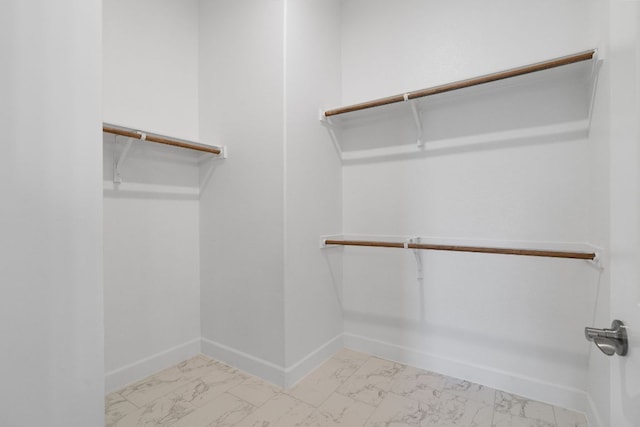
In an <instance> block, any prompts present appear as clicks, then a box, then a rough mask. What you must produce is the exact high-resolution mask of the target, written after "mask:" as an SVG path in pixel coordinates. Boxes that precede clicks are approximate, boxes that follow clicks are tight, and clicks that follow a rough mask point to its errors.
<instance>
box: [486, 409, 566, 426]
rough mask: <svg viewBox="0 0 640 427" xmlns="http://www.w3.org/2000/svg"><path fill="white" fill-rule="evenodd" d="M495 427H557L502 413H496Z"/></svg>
mask: <svg viewBox="0 0 640 427" xmlns="http://www.w3.org/2000/svg"><path fill="white" fill-rule="evenodd" d="M493 427H556V424H555V423H549V422H547V421H543V420H536V419H533V418H525V417H519V416H517V415H511V414H505V413H502V412H494V413H493Z"/></svg>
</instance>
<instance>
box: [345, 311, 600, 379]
mask: <svg viewBox="0 0 640 427" xmlns="http://www.w3.org/2000/svg"><path fill="white" fill-rule="evenodd" d="M344 320H345V321H349V322H352V323H360V324H366V325H376V326H381V327H384V328H389V329H396V330H402V331H411V332H416V333H419V334H420V335H422V336H425V337H428V336H432V337H446V338H453V339H455V340H457V341H460V342H464V343H465V344H473V345H474V346H475V347H485V348H490V349H491V351H492V352H494V353H502V354H510V355H513V356H515V357H522V358H528V357H530V356H531V355H532V354H535V357H536V359H539V360H541V361H547V362H552V363H554V364H555V365H558V364H560V365H566V366H575V365H576V362H577V363H579V364H580V365H582V366H584V367H585V368H586V366H587V364H588V358H589V352H588V351H587V350H586V349H585V351H584V352H570V351H566V350H563V349H558V348H557V347H552V346H546V345H544V344H542V343H541V344H537V343H536V344H533V343H530V342H525V341H523V340H519V339H517V338H518V337H517V336H510V337H506V336H497V335H493V334H491V333H490V332H489V331H486V332H479V331H477V330H473V331H471V330H468V329H462V328H457V327H452V326H451V325H448V324H441V323H430V322H420V321H417V320H411V319H405V318H401V317H392V316H382V315H379V314H373V313H363V312H357V311H351V310H345V311H344ZM391 344H394V345H399V346H403V345H404V344H406V343H402V342H394V343H391ZM409 347H410V345H409ZM415 351H417V352H422V353H426V354H428V351H425V350H423V349H415ZM438 353H440V352H438ZM433 355H437V353H436V352H434V353H433Z"/></svg>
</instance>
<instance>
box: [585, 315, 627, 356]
mask: <svg viewBox="0 0 640 427" xmlns="http://www.w3.org/2000/svg"><path fill="white" fill-rule="evenodd" d="M584 336H585V337H587V340H588V341H593V342H594V343H595V344H596V346H598V348H599V349H600V351H602V352H603V353H604V354H606V355H607V356H613V355H614V354H617V355H619V356H625V355H626V354H627V351H628V350H629V341H628V338H627V329H626V327H625V326H624V323H622V322H621V321H619V320H614V321H613V322H611V329H598V328H589V327H586V328H584Z"/></svg>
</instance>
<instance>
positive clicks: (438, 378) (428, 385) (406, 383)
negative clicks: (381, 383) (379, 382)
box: [390, 366, 446, 402]
mask: <svg viewBox="0 0 640 427" xmlns="http://www.w3.org/2000/svg"><path fill="white" fill-rule="evenodd" d="M445 381H446V377H444V376H442V375H440V374H436V373H433V372H428V371H423V370H421V369H417V368H413V367H411V366H407V367H406V368H405V369H403V370H402V371H401V372H400V373H398V374H397V375H396V376H395V377H394V378H393V382H392V383H391V389H390V390H391V391H392V392H393V393H395V394H398V395H400V396H404V397H409V398H411V399H415V400H420V401H423V402H429V401H431V400H432V399H433V396H435V395H437V391H439V390H442V388H443V387H444V384H445Z"/></svg>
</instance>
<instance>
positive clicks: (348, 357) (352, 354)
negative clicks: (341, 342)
mask: <svg viewBox="0 0 640 427" xmlns="http://www.w3.org/2000/svg"><path fill="white" fill-rule="evenodd" d="M371 357H372V356H371V355H369V354H366V353H360V352H359V351H355V350H351V349H348V348H343V349H341V350H340V351H338V352H337V353H336V354H334V355H333V357H332V358H333V359H339V360H345V361H350V362H352V363H356V364H358V365H362V364H363V363H364V362H366V361H367V360H369V359H370V358H371Z"/></svg>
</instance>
